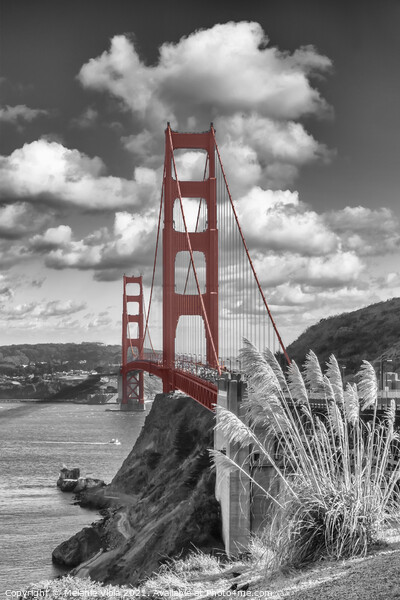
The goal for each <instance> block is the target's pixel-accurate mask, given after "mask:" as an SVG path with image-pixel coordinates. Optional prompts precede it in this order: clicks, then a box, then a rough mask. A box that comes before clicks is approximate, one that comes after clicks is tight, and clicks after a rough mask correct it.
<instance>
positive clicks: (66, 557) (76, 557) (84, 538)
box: [52, 527, 103, 568]
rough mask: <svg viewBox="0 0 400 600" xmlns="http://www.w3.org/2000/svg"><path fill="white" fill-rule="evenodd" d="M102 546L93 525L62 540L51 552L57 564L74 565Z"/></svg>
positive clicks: (93, 553)
mask: <svg viewBox="0 0 400 600" xmlns="http://www.w3.org/2000/svg"><path fill="white" fill-rule="evenodd" d="M102 548H103V545H102V540H101V536H100V535H99V533H98V532H97V530H96V529H95V528H94V527H85V528H84V529H82V530H81V531H79V532H78V533H77V534H75V535H73V536H72V537H71V538H70V539H69V540H67V541H65V542H62V543H61V544H60V545H59V546H57V548H55V550H53V553H52V560H53V562H54V563H56V564H58V565H63V566H65V567H70V568H72V567H76V566H77V565H79V564H80V563H81V562H84V561H86V560H88V559H89V558H91V557H92V556H94V555H95V554H96V553H97V552H99V550H101V549H102Z"/></svg>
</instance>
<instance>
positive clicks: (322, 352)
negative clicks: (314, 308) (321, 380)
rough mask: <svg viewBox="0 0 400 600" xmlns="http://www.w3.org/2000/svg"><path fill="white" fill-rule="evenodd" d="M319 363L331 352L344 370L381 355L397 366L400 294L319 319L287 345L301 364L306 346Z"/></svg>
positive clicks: (352, 369)
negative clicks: (383, 300)
mask: <svg viewBox="0 0 400 600" xmlns="http://www.w3.org/2000/svg"><path fill="white" fill-rule="evenodd" d="M310 349H311V350H313V351H314V352H315V354H316V355H317V356H318V358H319V360H320V362H321V364H324V363H325V361H327V360H328V358H329V356H330V355H331V354H334V355H335V356H336V358H337V359H338V361H339V362H340V364H341V365H344V366H346V374H349V373H351V372H354V371H357V370H358V369H359V367H360V364H361V361H362V360H363V359H365V360H369V361H370V362H371V361H373V360H376V359H379V358H380V357H381V356H382V355H384V356H385V357H386V358H391V359H392V360H393V365H392V367H391V368H390V369H389V370H398V367H399V366H400V298H393V299H392V300H387V301H386V302H378V303H377V304H371V305H370V306H367V307H366V308H361V309H360V310H355V311H353V312H349V313H343V314H341V315H337V316H334V317H328V318H326V319H321V321H319V323H317V324H316V325H312V327H309V328H308V329H307V330H306V331H305V332H304V333H302V334H301V335H300V337H298V338H297V340H295V341H294V342H293V343H292V344H290V345H289V346H288V348H287V351H288V354H289V356H290V358H291V359H293V360H295V361H296V363H297V364H298V365H301V364H303V362H304V359H305V356H306V354H307V352H308V351H309V350H310Z"/></svg>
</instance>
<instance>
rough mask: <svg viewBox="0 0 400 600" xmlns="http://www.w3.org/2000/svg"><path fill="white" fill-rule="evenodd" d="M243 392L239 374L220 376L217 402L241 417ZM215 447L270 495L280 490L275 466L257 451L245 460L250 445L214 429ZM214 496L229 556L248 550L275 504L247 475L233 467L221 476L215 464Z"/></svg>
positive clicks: (244, 389)
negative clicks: (244, 445) (219, 511)
mask: <svg viewBox="0 0 400 600" xmlns="http://www.w3.org/2000/svg"><path fill="white" fill-rule="evenodd" d="M245 395H246V383H245V382H244V381H242V380H241V379H240V375H239V376H235V375H227V376H226V377H224V378H221V379H219V381H218V401H217V402H218V405H219V406H223V407H225V408H227V409H228V410H230V411H231V412H233V413H234V414H236V415H237V416H239V417H241V418H243V419H244V415H243V409H242V406H241V403H242V400H243V398H244V397H245ZM260 433H261V432H260ZM214 448H215V449H216V450H220V451H222V452H224V453H225V454H226V455H227V456H228V457H229V458H231V459H232V460H234V461H235V462H237V463H238V464H239V465H240V466H242V468H244V469H245V471H246V473H248V474H250V475H251V476H252V478H253V479H254V480H255V481H257V482H258V483H260V485H262V486H263V487H264V488H265V489H267V490H268V491H270V493H272V494H273V495H275V494H278V493H279V481H278V480H277V478H276V475H275V471H274V468H273V467H272V465H271V464H269V463H268V461H266V460H265V458H264V459H263V460H261V459H260V457H259V456H258V454H257V453H256V452H253V456H252V460H251V461H250V462H249V461H248V460H247V461H246V462H245V460H246V459H247V458H248V456H249V454H250V453H251V452H252V450H253V449H252V448H250V447H246V448H241V447H240V446H239V445H238V444H230V443H229V442H228V441H227V440H226V438H225V436H224V434H223V433H222V432H220V431H217V430H216V431H215V434H214ZM215 497H216V499H217V500H218V502H219V503H220V506H221V515H222V536H223V540H224V544H225V551H226V553H227V554H228V556H237V555H238V554H240V553H242V552H244V551H245V550H246V549H247V547H248V545H249V542H250V538H251V535H252V534H254V533H260V532H261V531H262V530H263V529H264V528H265V527H267V526H268V525H269V524H270V523H271V520H272V517H273V516H274V514H275V505H274V504H273V501H271V500H270V499H268V497H266V495H265V494H264V493H263V492H262V491H260V489H259V488H258V486H257V485H255V484H254V483H252V482H251V481H250V479H249V478H248V477H247V476H246V474H244V473H241V472H240V471H239V470H235V471H233V472H231V473H229V474H223V475H222V474H221V473H220V470H219V469H218V467H217V469H216V486H215Z"/></svg>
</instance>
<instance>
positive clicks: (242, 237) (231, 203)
mask: <svg viewBox="0 0 400 600" xmlns="http://www.w3.org/2000/svg"><path fill="white" fill-rule="evenodd" d="M211 132H212V135H213V137H214V143H215V148H216V151H217V154H218V160H219V163H220V165H221V170H222V174H223V178H224V181H225V186H226V190H227V192H228V196H229V201H230V205H231V208H232V210H233V214H234V217H235V221H236V225H237V227H238V229H239V233H240V237H241V239H242V243H243V245H244V248H245V252H246V255H247V258H248V261H249V264H250V268H251V270H252V273H253V276H254V278H255V280H256V283H257V287H258V290H259V292H260V294H261V297H262V299H263V303H264V306H265V308H266V309H267V312H268V316H269V318H270V320H271V323H272V325H273V328H274V330H275V334H276V336H277V338H278V340H279V345H280V347H281V348H282V350H283V353H284V355H285V358H286V360H287V363H288V364H289V365H290V362H291V361H290V358H289V356H288V353H287V352H286V348H285V346H284V344H283V341H282V338H281V336H280V334H279V331H278V329H277V327H276V324H275V321H274V319H273V318H272V314H271V311H270V309H269V306H268V304H267V301H266V299H265V295H264V292H263V290H262V287H261V284H260V281H259V279H258V277H257V273H256V270H255V268H254V265H253V261H252V260H251V257H250V253H249V249H248V247H247V244H246V240H245V239H244V235H243V232H242V228H241V227H240V223H239V219H238V216H237V212H236V209H235V206H234V204H233V200H232V196H231V193H230V190H229V186H228V181H227V179H226V175H225V170H224V167H223V164H222V160H221V155H220V153H219V148H218V144H217V140H216V139H215V130H214V127H211ZM171 143H172V141H171Z"/></svg>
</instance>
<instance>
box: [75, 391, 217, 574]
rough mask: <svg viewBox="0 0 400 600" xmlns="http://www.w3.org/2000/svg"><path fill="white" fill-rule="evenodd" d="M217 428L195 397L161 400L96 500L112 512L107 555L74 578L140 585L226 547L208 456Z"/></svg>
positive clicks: (104, 530)
mask: <svg viewBox="0 0 400 600" xmlns="http://www.w3.org/2000/svg"><path fill="white" fill-rule="evenodd" d="M213 425H214V415H213V413H211V412H210V411H208V410H207V409H205V408H204V407H202V406H201V405H200V404H198V403H196V402H195V401H194V400H192V399H191V398H187V397H175V396H168V395H164V394H159V395H158V396H157V397H156V399H155V401H154V403H153V406H152V409H151V411H150V413H149V415H148V416H147V418H146V421H145V425H144V427H143V429H142V432H141V434H140V436H139V438H138V440H137V441H136V444H135V446H134V448H133V450H132V451H131V453H130V454H129V456H128V457H127V458H126V460H125V461H124V463H123V465H122V467H121V469H120V470H119V471H118V473H117V474H116V476H115V478H114V479H113V481H112V482H111V484H110V485H109V486H106V487H104V488H103V489H101V490H99V492H98V493H97V494H95V495H94V496H92V502H93V503H92V506H97V507H104V503H106V504H108V505H109V506H110V507H111V508H109V509H108V514H107V516H106V517H105V518H104V519H103V521H102V522H101V523H100V524H96V526H95V528H96V527H97V528H98V529H97V532H100V537H101V539H102V548H103V550H104V551H103V552H102V554H101V555H99V556H96V557H95V558H91V559H90V560H89V561H88V562H86V563H83V564H80V565H79V566H78V567H77V568H76V569H75V570H74V571H73V573H75V574H77V575H78V576H82V577H83V576H84V577H86V576H90V577H92V578H93V579H95V580H98V581H102V582H104V583H121V584H122V583H125V584H132V585H135V584H137V583H138V582H140V581H141V580H142V579H144V578H145V577H146V576H148V575H150V574H151V573H152V572H154V571H156V570H157V569H158V567H159V566H160V564H161V563H162V562H164V561H165V560H166V559H168V558H170V557H172V556H176V555H180V556H182V555H184V554H185V553H186V552H188V551H189V550H190V549H193V547H196V548H199V549H202V550H210V549H220V550H222V549H223V544H222V539H221V521H220V511H219V504H218V503H217V501H216V500H215V497H214V486H215V475H214V471H213V470H212V469H211V466H210V460H209V456H208V452H207V448H210V447H212V442H213ZM83 493H84V494H85V493H86V492H83ZM96 503H97V504H96Z"/></svg>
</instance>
